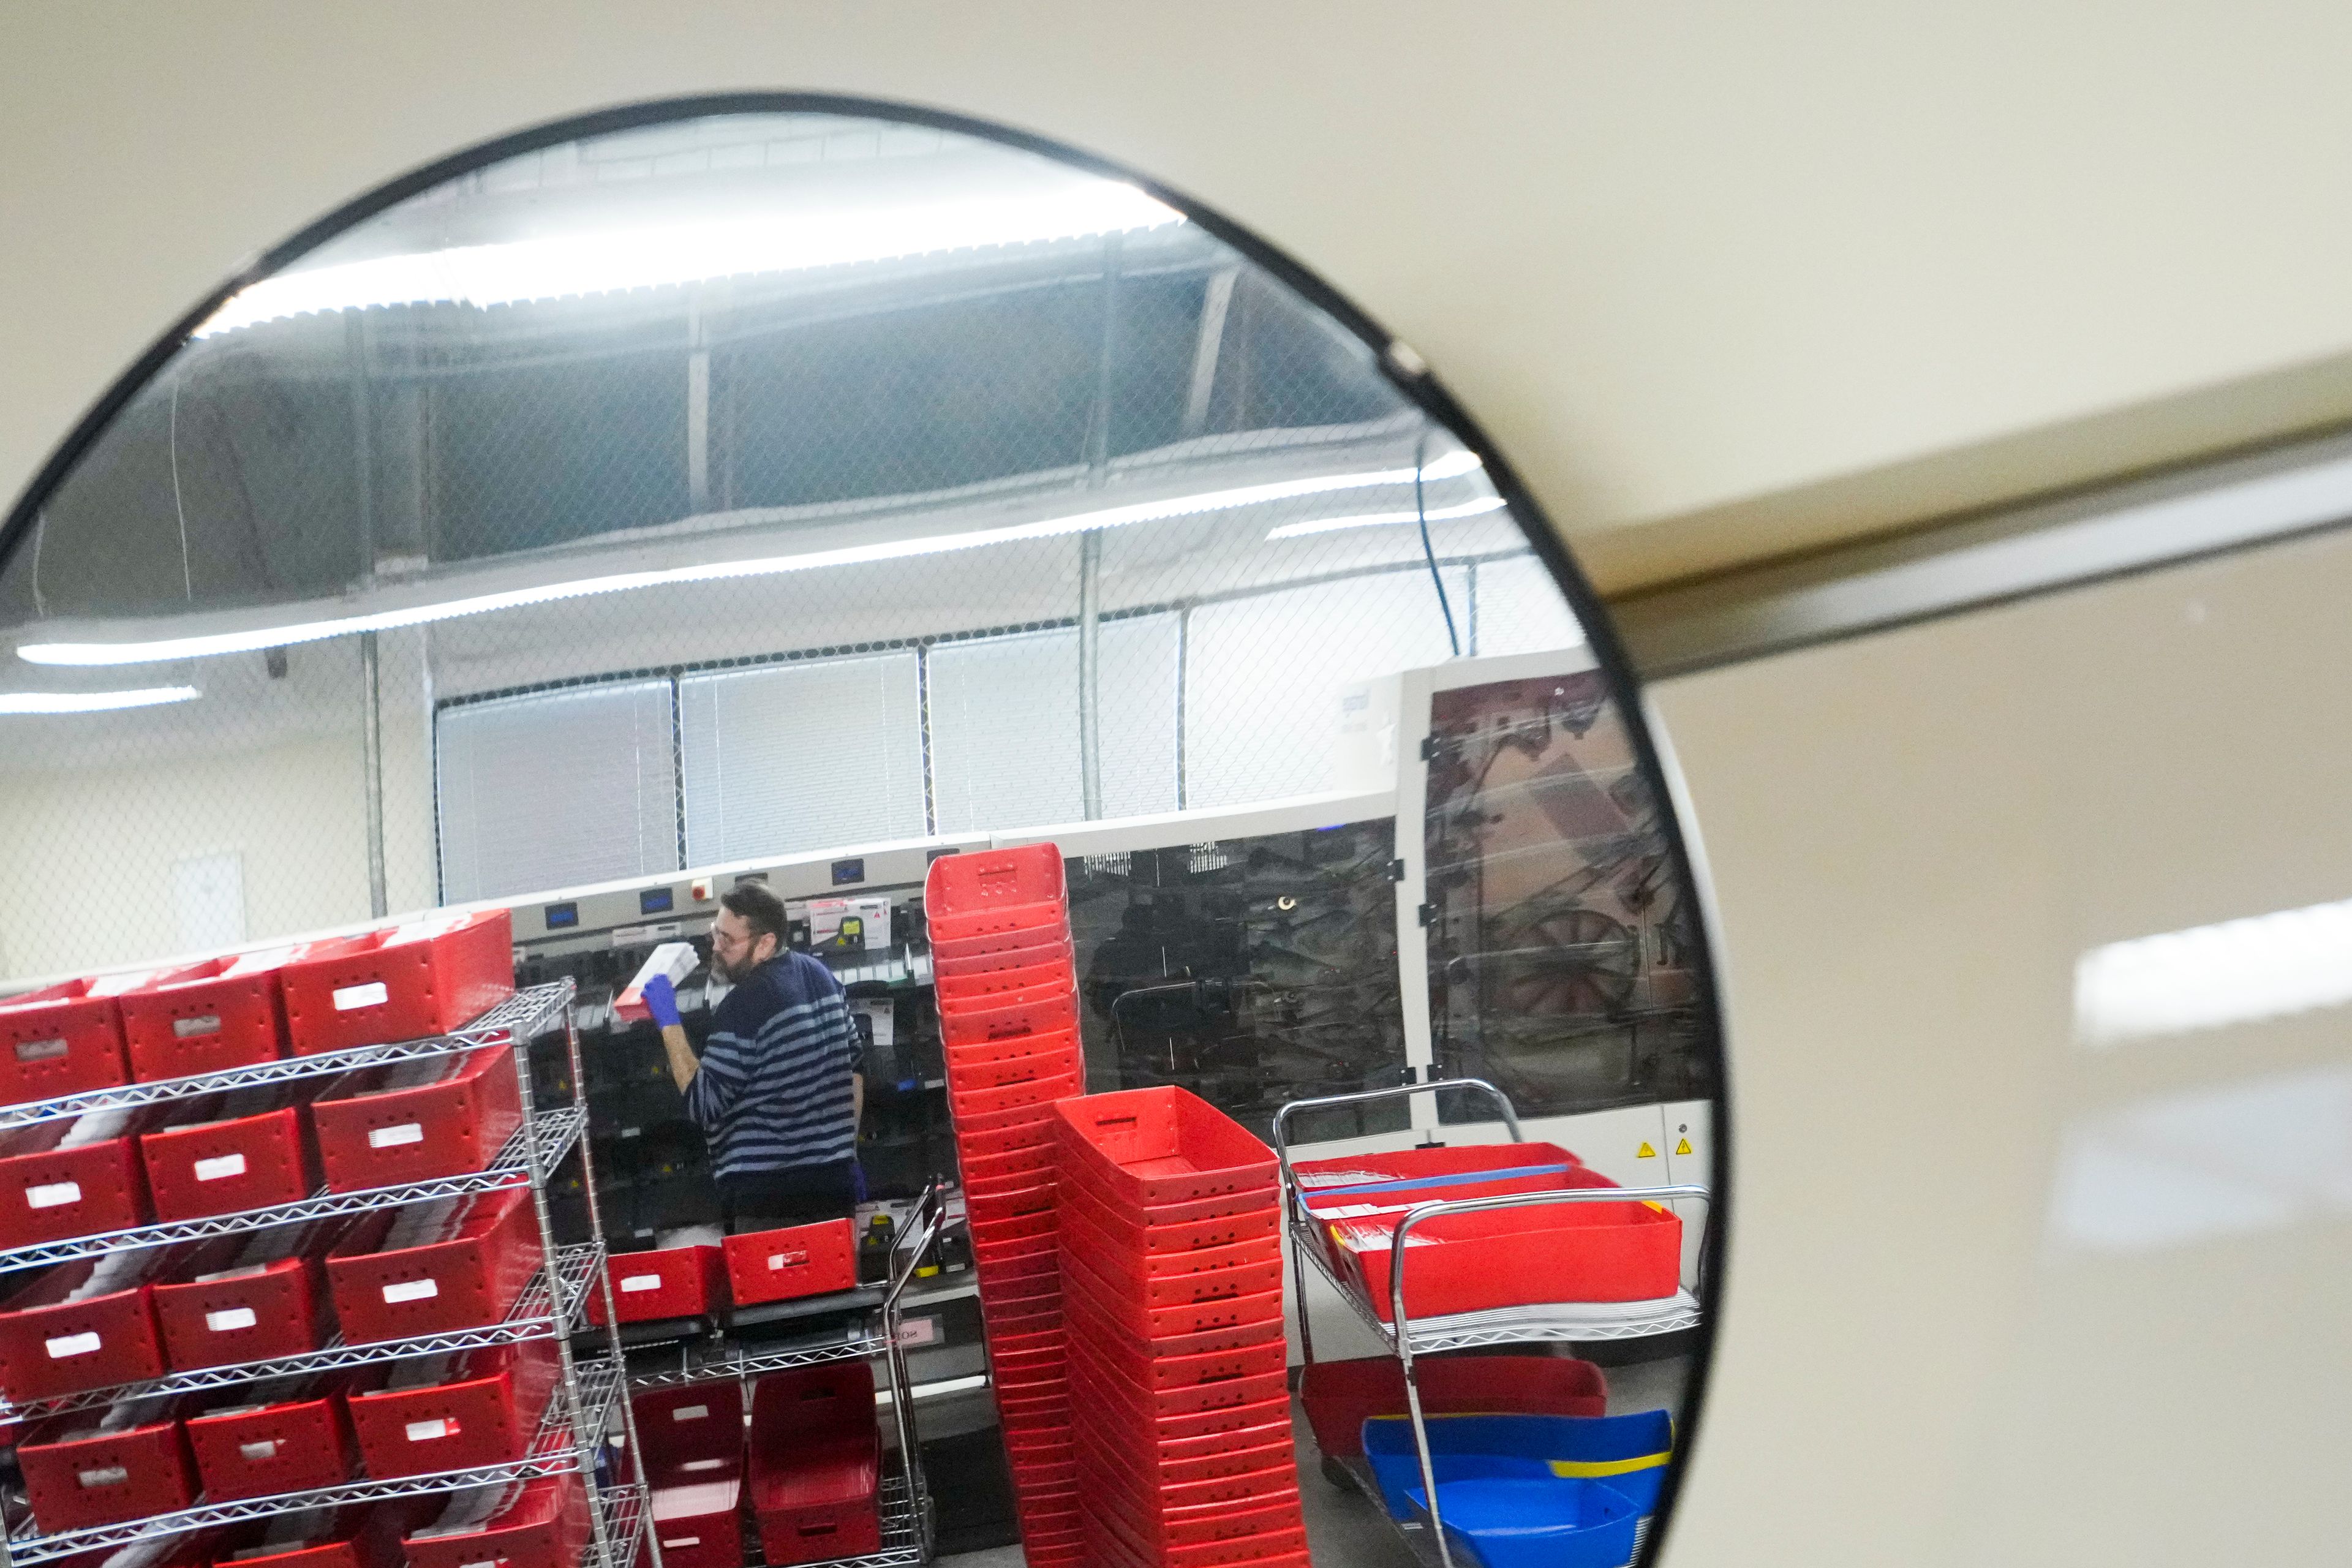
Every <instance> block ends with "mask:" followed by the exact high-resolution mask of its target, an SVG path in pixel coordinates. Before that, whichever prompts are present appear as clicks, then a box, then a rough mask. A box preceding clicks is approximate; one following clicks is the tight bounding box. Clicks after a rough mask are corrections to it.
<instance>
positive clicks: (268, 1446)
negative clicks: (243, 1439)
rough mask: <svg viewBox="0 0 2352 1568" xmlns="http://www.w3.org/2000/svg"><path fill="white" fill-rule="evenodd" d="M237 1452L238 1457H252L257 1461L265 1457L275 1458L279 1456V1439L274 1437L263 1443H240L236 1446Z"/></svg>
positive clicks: (251, 1458)
mask: <svg viewBox="0 0 2352 1568" xmlns="http://www.w3.org/2000/svg"><path fill="white" fill-rule="evenodd" d="M236 1452H237V1457H238V1458H244V1459H250V1460H253V1461H254V1462H256V1463H259V1462H260V1461H261V1460H263V1459H274V1458H277V1457H278V1439H277V1438H275V1437H272V1438H270V1439H269V1440H268V1441H267V1442H262V1443H239V1444H238V1445H237V1446H236Z"/></svg>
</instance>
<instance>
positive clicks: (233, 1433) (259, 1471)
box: [187, 1372, 382, 1502]
mask: <svg viewBox="0 0 2352 1568" xmlns="http://www.w3.org/2000/svg"><path fill="white" fill-rule="evenodd" d="M377 1377H378V1379H379V1380H380V1379H381V1377H382V1373H381V1372H379V1373H377ZM346 1387H347V1384H346V1383H345V1380H343V1379H341V1378H320V1379H315V1380H312V1381H311V1382H310V1384H307V1385H305V1386H301V1387H299V1388H282V1389H280V1390H279V1391H278V1392H280V1393H282V1394H285V1397H282V1398H269V1397H266V1395H267V1394H268V1393H269V1392H271V1391H270V1390H268V1389H266V1388H265V1389H258V1390H252V1391H249V1392H250V1394H251V1397H249V1398H247V1399H246V1400H244V1401H242V1402H240V1403H238V1404H235V1405H219V1406H216V1407H215V1408H214V1409H211V1410H208V1411H206V1412H205V1413H204V1414H203V1415H191V1416H189V1417H188V1420H187V1433H188V1451H189V1453H190V1454H191V1455H192V1456H193V1457H194V1459H195V1464H196V1476H197V1478H198V1479H200V1480H202V1481H203V1483H204V1491H205V1499H206V1500H208V1501H212V1502H228V1501H233V1500H236V1499H240V1498H255V1497H274V1496H276V1495H278V1493H281V1492H299V1491H311V1490H315V1489H318V1488H320V1487H332V1486H341V1484H343V1483H344V1482H345V1481H347V1480H349V1479H351V1478H352V1472H353V1471H354V1470H355V1469H356V1468H357V1467H358V1465H359V1457H360V1451H359V1445H358V1444H357V1443H356V1442H355V1441H353V1440H352V1427H351V1421H350V1419H349V1417H347V1416H346V1415H344V1413H343V1398H342V1396H343V1394H344V1392H345V1391H346Z"/></svg>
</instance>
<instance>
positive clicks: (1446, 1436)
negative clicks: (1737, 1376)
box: [1364, 1410, 1675, 1520]
mask: <svg viewBox="0 0 2352 1568" xmlns="http://www.w3.org/2000/svg"><path fill="white" fill-rule="evenodd" d="M1426 1425H1427V1426H1428V1428H1429V1453H1430V1463H1431V1468H1433V1469H1434V1470H1435V1471H1436V1472H1437V1479H1438V1480H1439V1482H1440V1483H1441V1484H1442V1483H1444V1482H1446V1481H1454V1480H1472V1479H1482V1478H1484V1479H1514V1478H1517V1479H1546V1478H1552V1479H1563V1480H1570V1479H1572V1480H1594V1481H1599V1482H1600V1483H1601V1484H1602V1485H1603V1486H1606V1487H1608V1488H1609V1489H1611V1490H1612V1491H1616V1492H1620V1493H1622V1494H1623V1496H1624V1497H1625V1498H1626V1500H1628V1501H1630V1502H1632V1503H1633V1507H1634V1509H1635V1510H1637V1511H1639V1512H1641V1513H1644V1514H1646V1513H1648V1512H1649V1511H1650V1510H1653V1509H1654V1508H1656V1507H1657V1506H1658V1487H1659V1485H1660V1483H1662V1482H1663V1481H1664V1479H1665V1476H1666V1463H1667V1461H1668V1460H1669V1459H1671V1458H1673V1457H1674V1446H1675V1423H1674V1417H1673V1416H1672V1415H1668V1414H1667V1413H1666V1412H1665V1411H1663V1410H1643V1411H1640V1412H1637V1413H1635V1414H1633V1415H1433V1416H1431V1417H1429V1419H1428V1421H1427V1423H1426ZM1364 1458H1365V1459H1366V1460H1367V1461H1369V1462H1370V1465H1371V1467H1372V1478H1373V1479H1375V1480H1376V1481H1378V1482H1379V1483H1380V1489H1381V1501H1382V1502H1384V1503H1385V1504H1386V1505H1387V1506H1388V1510H1389V1512H1390V1513H1391V1514H1393V1515H1394V1516H1395V1517H1397V1518H1398V1519H1401V1520H1409V1519H1411V1518H1412V1502H1411V1500H1409V1499H1408V1498H1407V1497H1406V1495H1405V1494H1406V1492H1407V1491H1408V1490H1409V1489H1412V1488H1413V1487H1417V1486H1419V1485H1421V1457H1420V1455H1419V1454H1418V1453H1417V1452H1416V1451H1415V1450H1414V1448H1413V1445H1412V1421H1411V1420H1409V1419H1408V1418H1407V1417H1405V1416H1402V1415H1375V1416H1373V1417H1372V1418H1371V1419H1370V1420H1369V1421H1367V1422H1365V1423H1364ZM1438 1502H1439V1504H1440V1506H1441V1507H1442V1506H1443V1505H1444V1497H1443V1496H1441V1497H1440V1498H1439V1499H1438Z"/></svg>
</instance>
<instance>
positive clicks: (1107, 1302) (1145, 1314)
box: [1062, 1255, 1282, 1341]
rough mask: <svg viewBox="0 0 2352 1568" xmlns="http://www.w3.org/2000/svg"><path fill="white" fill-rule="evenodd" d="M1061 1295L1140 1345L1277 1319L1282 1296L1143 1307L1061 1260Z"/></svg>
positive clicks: (1272, 1293) (1274, 1292)
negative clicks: (1092, 1310)
mask: <svg viewBox="0 0 2352 1568" xmlns="http://www.w3.org/2000/svg"><path fill="white" fill-rule="evenodd" d="M1276 1278H1277V1279H1278V1278H1280V1270H1279V1269H1277V1270H1276ZM1062 1289H1063V1292H1064V1295H1065V1297H1066V1299H1072V1300H1071V1301H1070V1304H1071V1306H1073V1307H1075V1306H1076V1305H1077V1304H1078V1303H1077V1302H1076V1300H1074V1299H1075V1298H1078V1297H1083V1298H1085V1302H1084V1304H1086V1305H1087V1306H1091V1307H1092V1308H1093V1309H1094V1310H1096V1311H1097V1312H1098V1313H1100V1314H1101V1316H1102V1317H1104V1318H1105V1319H1107V1320H1108V1321H1110V1322H1113V1323H1115V1324H1117V1325H1118V1327H1119V1328H1121V1329H1122V1330H1124V1331H1126V1332H1127V1333H1128V1334H1129V1336H1130V1337H1132V1338H1135V1339H1141V1340H1152V1341H1157V1340H1162V1339H1167V1338H1171V1337H1173V1336H1177V1335H1184V1334H1205V1333H1210V1332H1213V1331H1217V1330H1221V1329H1231V1328H1238V1327H1241V1326H1243V1325H1245V1324H1250V1323H1255V1322H1260V1321H1265V1319H1267V1318H1268V1317H1273V1318H1279V1317H1280V1316H1281V1315H1282V1313H1281V1306H1282V1292H1281V1290H1280V1289H1278V1288H1268V1289H1261V1290H1258V1291H1255V1292H1245V1293H1243V1294H1240V1295H1234V1296H1220V1297H1216V1298H1214V1299H1213V1300H1201V1301H1188V1302H1183V1303H1181V1304H1178V1305H1174V1306H1166V1307H1153V1306H1149V1305H1146V1304H1144V1303H1141V1302H1139V1301H1137V1300H1133V1299H1131V1298H1129V1297H1126V1296H1122V1295H1121V1294H1120V1293H1119V1291H1118V1289H1117V1288H1116V1287H1114V1286H1110V1285H1107V1284H1104V1283H1102V1282H1101V1281H1100V1280H1099V1279H1097V1276H1096V1275H1094V1274H1093V1273H1092V1272H1091V1271H1090V1270H1088V1269H1087V1268H1086V1267H1085V1266H1083V1265H1082V1264H1079V1263H1077V1262H1076V1260H1075V1259H1073V1258H1069V1257H1068V1256H1067V1255H1065V1256H1064V1258H1063V1259H1062Z"/></svg>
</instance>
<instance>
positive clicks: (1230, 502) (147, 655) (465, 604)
mask: <svg viewBox="0 0 2352 1568" xmlns="http://www.w3.org/2000/svg"><path fill="white" fill-rule="evenodd" d="M1463 456H1465V457H1467V456H1468V454H1463ZM1469 462H1470V464H1471V466H1473V467H1475V465H1476V463H1477V458H1475V457H1471V458H1469ZM1436 468H1437V465H1436V464H1431V465H1430V466H1429V468H1425V469H1423V477H1424V478H1427V477H1430V476H1432V475H1433V474H1434V473H1435V471H1436ZM1451 471H1452V472H1454V473H1462V472H1466V471H1468V470H1467V469H1466V468H1458V467H1457V468H1454V469H1452V470H1451ZM1412 473H1413V471H1412V469H1411V468H1383V469H1377V470H1372V471H1369V472H1364V473H1355V474H1322V475H1318V476H1316V477H1314V478H1312V479H1278V480H1275V481H1273V482H1271V483H1268V484H1258V485H1244V486H1241V487H1239V488H1237V489H1224V490H1212V491H1209V492H1207V493H1204V494H1201V495H1190V496H1176V497H1172V498H1171V499H1168V500H1150V501H1136V502H1132V503H1130V504H1129V505H1127V506H1115V507H1106V508H1103V509H1101V510H1097V511H1084V512H1076V513H1073V514H1071V515H1069V516H1066V517H1051V518H1045V519H1042V520H1040V521H1035V522H1021V523H1011V524H1007V525H1005V526H1003V527H998V528H979V529H972V530H970V531H966V532H962V533H944V534H928V535H923V536H920V537H917V538H912V539H888V540H877V541H873V542H867V543H863V544H848V545H842V546H838V547H836V548H834V549H830V550H810V551H804V552H801V553H799V554H796V555H768V556H760V557H755V558H752V559H749V560H740V561H713V562H707V563H700V564H697V565H692V566H671V567H662V568H656V569H652V570H647V571H641V572H616V573H613V574H609V575H606V576H602V577H582V578H576V579H574V580H572V581H571V582H566V583H550V584H539V585H535V586H532V587H527V588H512V589H508V590H505V591H503V592H499V593H492V594H477V595H469V596H467V597H464V598H457V599H446V600H442V601H440V602H438V603H434V604H424V605H407V606H404V607H402V608H399V609H387V610H377V611H373V612H370V613H366V614H362V615H352V616H332V617H329V618H324V619H320V620H312V621H299V622H293V623H289V624H286V625H281V626H254V627H250V628H247V629H245V630H241V631H233V632H215V633H212V634H209V635H205V636H197V637H157V638H155V639H153V640H152V641H143V642H81V643H68V642H54V643H26V644H25V645H24V646H23V647H19V648H18V649H17V650H16V657H17V658H22V659H25V660H26V661H28V662H30V663H33V664H60V665H81V666H99V665H121V664H149V663H153V662H156V661H159V660H163V659H179V658H214V657H215V656H218V655H221V654H231V653H253V652H257V651H258V650H260V649H262V648H271V647H291V646H293V645H295V644H297V643H307V642H320V641H322V640H324V639H326V638H328V637H351V636H353V635H355V634H357V633H361V632H385V631H396V630H398V629H399V628H401V627H403V626H424V625H425V624H427V623H429V622H433V621H446V620H454V619H456V618H457V617H458V616H479V615H487V614H489V613H490V612H492V611H497V610H514V609H521V608H523V607H525V606H526V605H544V604H550V603H552V602H554V601H556V600H559V599H579V598H587V597H590V596H592V595H598V594H618V593H625V592H627V591H628V590H630V589H635V588H656V587H665V586H667V585H670V584H679V583H716V582H723V581H727V580H729V579H732V578H739V577H769V576H776V575H779V574H783V573H788V572H812V571H816V570H819V569H821V568H824V567H827V566H855V565H862V564H866V563H873V562H877V561H899V560H905V559H908V558H909V557H912V556H918V555H938V554H943V553H946V552H950V551H957V550H973V549H978V548H980V547H981V546H982V545H989V544H1010V543H1014V542H1020V541H1024V540H1031V539H1051V538H1054V537H1055V536H1056V535H1059V534H1066V533H1086V532H1090V531H1094V530H1096V529H1104V528H1123V527H1126V526H1128V525H1129V524H1131V523H1138V522H1158V521H1165V520H1168V519H1171V518H1180V517H1194V516H1198V515H1201V514H1202V513H1204V512H1215V511H1227V510H1233V509H1234V508H1236V507H1247V506H1259V505H1263V504H1265V503H1266V502H1268V501H1283V500H1297V498H1299V497H1301V496H1311V495H1325V494H1329V493H1331V492H1334V491H1339V490H1349V489H1367V488H1371V487H1375V486H1381V485H1406V484H1411V483H1412Z"/></svg>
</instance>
